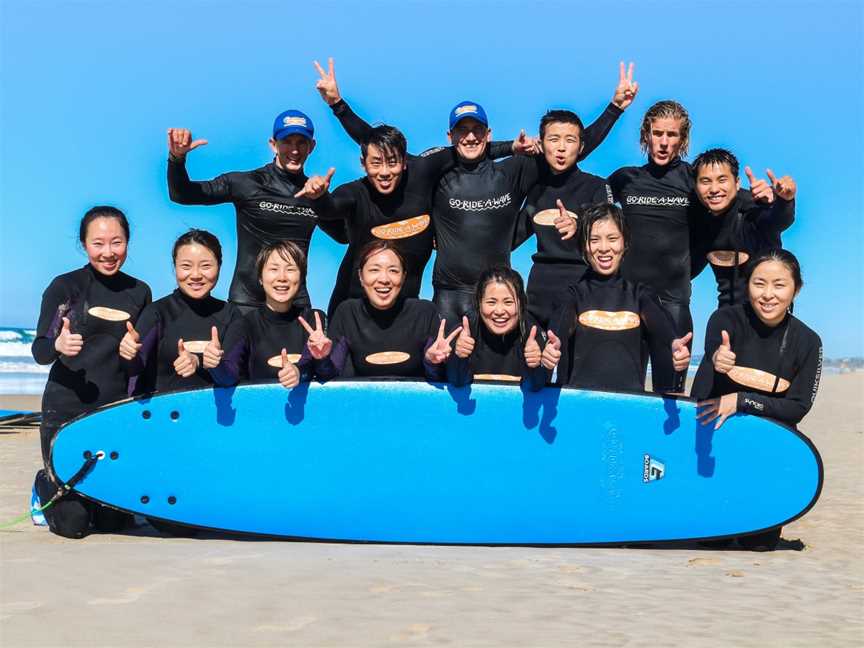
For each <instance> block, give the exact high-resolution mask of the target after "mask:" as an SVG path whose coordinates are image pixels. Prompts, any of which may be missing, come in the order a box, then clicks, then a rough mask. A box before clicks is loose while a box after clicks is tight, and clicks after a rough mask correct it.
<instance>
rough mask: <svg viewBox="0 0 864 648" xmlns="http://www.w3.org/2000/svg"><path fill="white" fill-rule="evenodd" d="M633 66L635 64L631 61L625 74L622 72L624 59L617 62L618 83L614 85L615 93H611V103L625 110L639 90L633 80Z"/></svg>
mask: <svg viewBox="0 0 864 648" xmlns="http://www.w3.org/2000/svg"><path fill="white" fill-rule="evenodd" d="M634 67H636V65H635V64H634V63H633V62H631V63H630V65H629V67H628V68H627V74H624V61H621V62H620V63H618V85H617V86H616V87H615V94H614V95H612V103H613V104H615V105H616V106H617V107H618V108H620V109H621V110H627V107H628V106H629V105H630V104H632V103H633V100H634V99H635V98H636V94H637V93H638V92H639V84H638V83H637V82H636V81H634V80H633V68H634Z"/></svg>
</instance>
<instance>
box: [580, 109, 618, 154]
mask: <svg viewBox="0 0 864 648" xmlns="http://www.w3.org/2000/svg"><path fill="white" fill-rule="evenodd" d="M623 112H624V111H623V110H621V109H620V108H619V107H618V106H616V105H615V104H613V103H610V104H609V105H608V106H606V110H604V111H603V112H602V113H601V114H600V116H599V117H598V118H597V119H596V120H594V122H593V123H592V124H591V125H590V126H586V127H585V131H584V132H583V133H582V143H583V146H582V153H580V155H579V160H580V161H581V160H584V159H585V158H587V157H588V156H589V155H590V154H591V152H592V151H593V150H594V149H596V148H597V147H598V146H600V144H601V143H602V142H603V140H604V139H606V136H607V135H608V134H609V131H611V130H612V127H613V126H614V125H615V122H616V121H618V118H619V117H620V116H621V114H622V113H623Z"/></svg>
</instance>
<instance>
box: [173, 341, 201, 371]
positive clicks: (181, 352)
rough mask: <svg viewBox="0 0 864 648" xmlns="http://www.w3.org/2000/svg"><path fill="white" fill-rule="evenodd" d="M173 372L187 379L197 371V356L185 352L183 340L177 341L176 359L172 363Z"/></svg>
mask: <svg viewBox="0 0 864 648" xmlns="http://www.w3.org/2000/svg"><path fill="white" fill-rule="evenodd" d="M174 371H176V372H177V375H178V376H181V377H183V378H188V377H189V376H191V375H192V374H194V373H195V372H196V371H198V356H196V355H195V354H194V353H191V352H189V351H187V350H186V346H185V345H184V344H183V338H180V339H179V340H177V359H176V360H175V361H174Z"/></svg>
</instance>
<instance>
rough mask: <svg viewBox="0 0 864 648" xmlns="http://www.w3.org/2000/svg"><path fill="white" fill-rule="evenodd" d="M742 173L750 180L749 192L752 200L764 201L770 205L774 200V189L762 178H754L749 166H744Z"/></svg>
mask: <svg viewBox="0 0 864 648" xmlns="http://www.w3.org/2000/svg"><path fill="white" fill-rule="evenodd" d="M744 173H746V174H747V180H749V182H750V193H751V194H753V200H755V201H756V202H761V203H766V204H768V205H770V204H771V203H773V202H774V190H773V189H772V188H771V185H769V184H768V183H767V182H765V181H764V180H763V179H762V178H758V179H757V178H756V176H754V175H753V171H751V170H750V167H749V166H748V167H744Z"/></svg>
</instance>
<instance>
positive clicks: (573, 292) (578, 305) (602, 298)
mask: <svg viewBox="0 0 864 648" xmlns="http://www.w3.org/2000/svg"><path fill="white" fill-rule="evenodd" d="M553 322H554V323H555V324H554V326H553V330H554V331H555V333H556V335H558V337H559V338H560V339H561V360H560V362H559V364H558V382H559V383H561V384H564V385H574V386H577V387H587V388H592V389H612V390H629V391H643V390H644V388H645V383H644V377H643V376H644V374H643V370H642V367H643V358H642V354H643V348H645V347H647V349H648V350H649V353H650V355H651V381H652V384H653V388H654V391H655V392H667V391H670V390H671V389H673V385H674V376H675V371H674V368H673V363H672V341H673V339H674V338H675V335H674V332H673V329H672V322H671V318H670V317H669V313H668V312H667V311H666V310H665V309H664V308H663V306H662V305H661V304H660V302H659V300H658V299H657V296H656V294H655V293H654V291H653V290H651V289H650V288H649V287H647V286H645V285H642V284H637V283H633V282H630V281H627V280H626V279H624V278H623V277H620V276H615V277H605V276H602V275H599V274H597V273H596V272H594V271H593V270H588V271H586V272H585V274H584V275H583V277H582V279H580V280H579V282H578V283H576V285H574V286H572V287H571V288H570V295H569V300H568V301H567V302H566V303H565V304H564V305H563V306H562V307H561V309H560V310H559V311H558V313H557V314H556V315H555V316H554V317H553Z"/></svg>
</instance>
